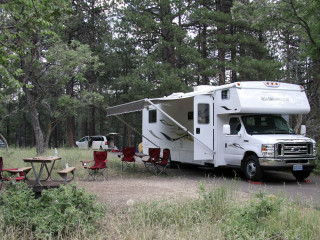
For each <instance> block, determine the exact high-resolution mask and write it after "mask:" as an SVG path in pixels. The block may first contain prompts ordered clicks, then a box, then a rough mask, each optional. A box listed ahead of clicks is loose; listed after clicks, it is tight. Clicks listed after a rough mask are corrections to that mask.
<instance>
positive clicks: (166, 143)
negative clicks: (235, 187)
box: [107, 82, 318, 181]
mask: <svg viewBox="0 0 320 240" xmlns="http://www.w3.org/2000/svg"><path fill="white" fill-rule="evenodd" d="M139 110H142V136H143V152H146V153H147V152H148V149H149V148H154V147H160V148H161V149H165V148H169V149H170V150H171V162H180V163H190V164H196V165H207V166H212V167H232V168H240V169H241V170H242V171H243V172H244V174H245V176H246V177H247V178H248V179H251V180H252V181H258V180H261V178H262V176H263V171H264V170H279V171H281V170H285V171H291V172H292V174H293V175H294V176H295V177H296V179H297V180H303V179H305V178H307V177H308V176H309V175H310V173H311V171H312V169H313V168H315V167H316V165H317V161H318V160H317V157H316V143H315V141H314V140H312V139H310V138H308V137H306V136H305V133H306V128H305V126H304V125H302V126H301V131H300V132H299V134H297V133H295V132H294V131H293V129H292V128H291V127H290V126H289V124H288V119H289V115H290V114H307V113H308V112H309V111H310V106H309V103H308V99H307V97H306V94H305V90H304V88H303V87H302V86H299V85H294V84H288V83H280V82H236V83H232V84H227V85H223V86H197V87H195V89H194V91H193V92H189V93H174V94H172V95H170V96H166V97H162V98H153V99H143V100H139V101H135V102H131V103H127V104H122V105H118V106H114V107H110V108H108V109H107V115H108V116H113V115H119V114H123V113H129V112H134V111H139Z"/></svg>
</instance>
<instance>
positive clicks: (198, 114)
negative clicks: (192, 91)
mask: <svg viewBox="0 0 320 240" xmlns="http://www.w3.org/2000/svg"><path fill="white" fill-rule="evenodd" d="M193 104H194V105H193V109H194V114H193V115H194V136H195V138H194V160H213V98H212V96H211V95H197V96H195V97H194V102H193Z"/></svg>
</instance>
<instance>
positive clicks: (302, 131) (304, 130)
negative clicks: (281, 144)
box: [300, 125, 307, 136]
mask: <svg viewBox="0 0 320 240" xmlns="http://www.w3.org/2000/svg"><path fill="white" fill-rule="evenodd" d="M306 133H307V128H306V125H301V129H300V134H301V135H304V136H305V135H306Z"/></svg>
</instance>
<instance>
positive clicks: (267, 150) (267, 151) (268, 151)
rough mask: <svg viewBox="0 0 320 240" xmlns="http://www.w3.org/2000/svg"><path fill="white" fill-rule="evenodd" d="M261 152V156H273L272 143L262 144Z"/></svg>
mask: <svg viewBox="0 0 320 240" xmlns="http://www.w3.org/2000/svg"><path fill="white" fill-rule="evenodd" d="M261 153H262V156H263V157H274V144H262V145H261Z"/></svg>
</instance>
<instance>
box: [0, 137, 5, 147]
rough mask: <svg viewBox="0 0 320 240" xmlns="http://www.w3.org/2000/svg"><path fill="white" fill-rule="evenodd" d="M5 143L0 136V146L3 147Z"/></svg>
mask: <svg viewBox="0 0 320 240" xmlns="http://www.w3.org/2000/svg"><path fill="white" fill-rule="evenodd" d="M5 147H6V144H5V143H4V141H3V140H2V139H1V138H0V148H5Z"/></svg>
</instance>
